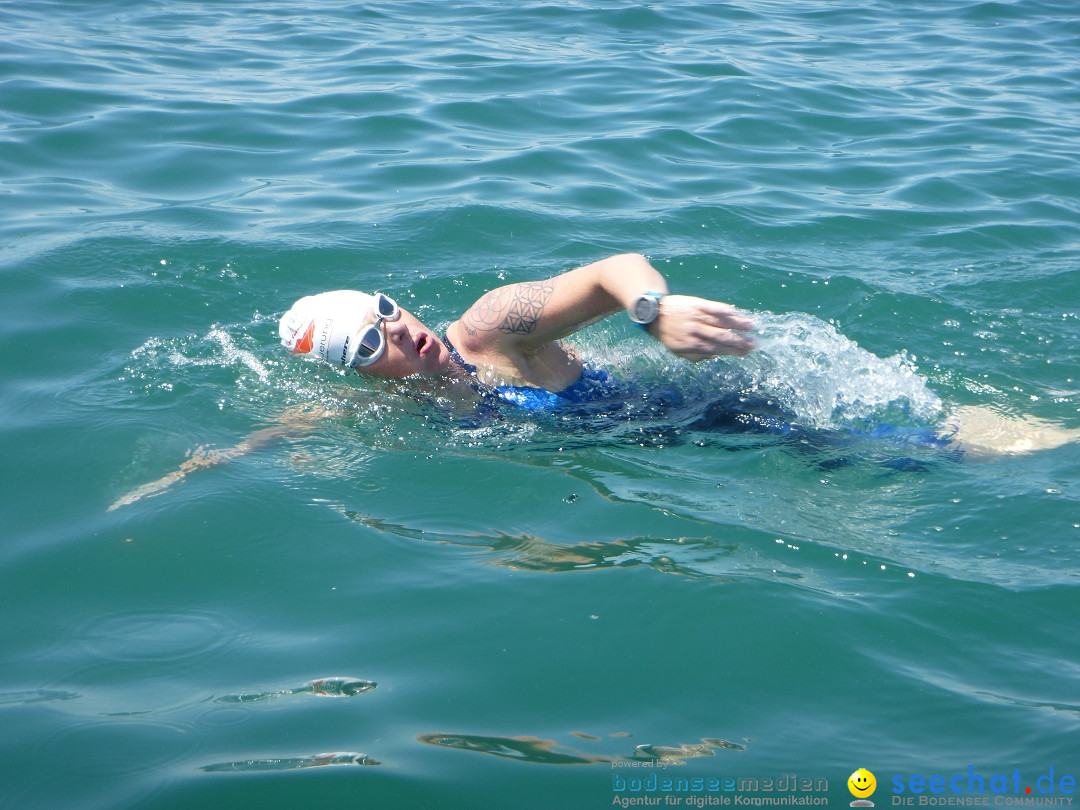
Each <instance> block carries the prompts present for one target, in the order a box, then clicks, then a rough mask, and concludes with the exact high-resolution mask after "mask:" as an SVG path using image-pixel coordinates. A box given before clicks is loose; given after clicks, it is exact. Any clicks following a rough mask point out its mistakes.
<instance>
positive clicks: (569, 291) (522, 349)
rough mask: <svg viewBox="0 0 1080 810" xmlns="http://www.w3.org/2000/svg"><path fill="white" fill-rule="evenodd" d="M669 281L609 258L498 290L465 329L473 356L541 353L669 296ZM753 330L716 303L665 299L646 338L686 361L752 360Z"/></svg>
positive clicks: (628, 259) (640, 260) (638, 259)
mask: <svg viewBox="0 0 1080 810" xmlns="http://www.w3.org/2000/svg"><path fill="white" fill-rule="evenodd" d="M667 290H668V287H667V282H666V281H665V279H664V277H663V276H662V275H661V274H660V273H659V272H658V271H657V270H656V268H654V267H653V266H652V265H651V264H649V262H648V260H646V259H645V257H644V256H640V255H638V254H634V253H627V254H621V255H618V256H612V257H610V258H607V259H602V260H601V261H598V262H594V263H592V264H588V265H585V266H584V267H579V268H577V269H576V270H571V271H569V272H567V273H563V274H562V275H559V276H555V277H554V278H550V279H547V280H545V281H534V282H525V283H521V284H510V285H507V286H505V287H499V288H498V289H495V290H492V291H491V292H489V293H488V294H487V295H485V296H483V297H482V298H481V299H480V300H479V301H477V302H476V303H475V304H473V305H472V306H471V307H470V308H469V309H468V311H466V313H465V314H464V315H463V316H462V317H461V320H460V321H459V322H458V324H456V325H455V326H460V330H459V331H458V334H459V335H460V332H462V331H463V332H464V333H465V335H466V336H467V337H462V340H463V342H467V347H468V349H469V350H470V351H471V352H473V353H474V354H480V355H484V356H487V357H495V356H499V355H502V356H507V355H513V354H516V353H524V354H529V353H535V352H540V351H542V350H543V349H544V348H545V347H546V346H547V345H548V344H550V343H551V342H552V341H555V340H558V339H559V338H563V337H566V336H567V335H570V334H572V333H574V332H576V331H577V330H579V329H581V328H583V327H585V326H588V325H589V324H591V323H595V322H596V321H599V320H602V319H603V318H606V317H608V316H609V315H612V314H614V313H616V312H619V311H623V310H626V309H628V308H630V307H631V306H632V305H633V303H634V301H636V300H637V298H638V297H639V296H640V295H642V294H643V293H646V292H655V293H663V294H666V293H667ZM752 328H753V324H752V323H751V322H750V321H749V320H748V319H747V318H745V317H743V316H741V315H740V314H739V313H738V312H737V311H736V310H735V309H734V308H733V307H731V306H729V305H728V304H723V303H720V302H718V301H710V300H708V299H705V298H696V297H693V296H685V295H668V296H666V297H665V298H664V299H663V300H662V301H661V304H660V315H659V317H658V318H657V320H656V321H654V322H653V324H652V325H651V326H650V327H649V333H650V334H651V335H652V336H653V337H655V338H656V339H657V340H659V341H660V342H661V343H663V344H664V345H665V346H666V347H667V348H668V349H669V350H670V351H671V352H673V353H674V354H676V355H679V356H680V357H685V358H686V359H688V360H694V361H697V360H704V359H706V358H708V357H715V356H716V355H720V354H735V355H744V354H747V353H748V352H749V351H750V350H751V349H752V348H753V341H752V340H751V339H750V338H749V337H748V336H747V335H745V334H741V333H742V332H745V331H747V330H750V329H752Z"/></svg>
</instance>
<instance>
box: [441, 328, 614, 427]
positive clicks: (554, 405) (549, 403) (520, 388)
mask: <svg viewBox="0 0 1080 810" xmlns="http://www.w3.org/2000/svg"><path fill="white" fill-rule="evenodd" d="M443 343H445V344H446V348H448V349H449V350H450V359H451V360H452V361H453V362H455V363H457V364H458V365H459V366H461V367H462V368H463V369H464V370H465V372H466V373H467V374H471V375H473V377H474V378H475V376H476V366H474V365H473V364H472V363H467V362H465V360H464V359H463V358H462V356H461V355H460V354H459V353H458V350H457V349H455V348H454V344H452V343H451V342H450V341H449V340H448V339H447V337H446V335H443ZM476 387H477V390H478V391H479V392H480V393H481V395H484V394H489V393H491V392H494V394H495V396H497V397H498V398H499V399H501V400H503V401H504V402H509V403H510V404H511V405H516V406H517V407H519V408H522V409H523V410H526V411H553V410H556V409H558V408H560V407H563V406H566V405H576V404H580V403H583V402H592V401H595V400H600V399H611V398H613V397H615V396H618V393H619V386H618V384H617V382H616V380H615V378H614V377H613V376H612V375H611V373H610V372H608V371H606V370H604V369H601V368H593V367H592V366H590V365H589V364H588V363H586V364H585V365H584V366H583V367H582V369H581V376H580V377H578V378H577V381H576V382H574V383H572V384H571V385H569V386H567V387H566V388H564V389H563V390H561V391H548V390H547V389H546V388H537V387H535V386H532V385H494V386H483V387H481V383H480V382H479V381H477V382H476Z"/></svg>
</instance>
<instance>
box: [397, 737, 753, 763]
mask: <svg viewBox="0 0 1080 810" xmlns="http://www.w3.org/2000/svg"><path fill="white" fill-rule="evenodd" d="M574 736H576V737H579V738H581V739H586V740H590V741H599V740H600V739H601V738H599V737H595V736H593V735H587V734H582V733H576V734H575V735H574ZM612 736H613V737H615V736H618V737H625V736H628V735H626V734H618V735H612ZM417 739H418V740H420V742H422V743H427V744H428V745H437V746H440V747H443V748H456V749H458V750H461V751H473V752H475V753H478V754H489V755H491V756H494V757H500V758H502V759H514V760H518V761H520V762H533V763H537V764H541V765H596V764H608V763H612V762H628V761H650V762H658V763H663V764H665V765H682V764H684V763H685V761H686V760H688V759H694V758H697V757H711V756H715V754H714V753H713V752H714V751H716V750H726V751H744V750H746V746H745V745H743V744H741V743H734V742H729V741H728V740H722V739H718V738H711V737H706V738H702V739H701V741H700V742H697V743H681V744H679V745H653V744H642V745H637V746H635V747H634V750H633V753H632V754H629V755H619V754H587V753H584V752H581V751H577V750H575V749H572V748H567V747H566V746H563V745H561V744H560V743H558V742H556V741H555V740H545V739H541V738H540V737H531V736H522V737H498V736H485V735H479V734H421V735H419V736H418V737H417Z"/></svg>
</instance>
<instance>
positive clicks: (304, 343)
mask: <svg viewBox="0 0 1080 810" xmlns="http://www.w3.org/2000/svg"><path fill="white" fill-rule="evenodd" d="M299 333H300V330H299V329H297V330H296V334H299ZM296 334H294V335H293V337H296ZM314 346H315V321H312V322H311V323H309V324H308V328H307V331H306V332H304V336H303V337H302V338H300V339H299V340H298V341H296V342H295V343H293V347H292V348H291V349H289V351H290V352H291V353H292V354H307V353H308V352H310V351H311V350H312V348H313V347H314Z"/></svg>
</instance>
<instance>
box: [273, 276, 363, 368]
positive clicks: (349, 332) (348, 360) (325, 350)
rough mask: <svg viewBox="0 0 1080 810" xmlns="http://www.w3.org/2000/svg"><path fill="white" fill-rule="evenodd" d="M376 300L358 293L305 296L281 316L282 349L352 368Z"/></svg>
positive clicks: (336, 291) (345, 292)
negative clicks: (362, 330)
mask: <svg viewBox="0 0 1080 810" xmlns="http://www.w3.org/2000/svg"><path fill="white" fill-rule="evenodd" d="M374 300H375V296H373V295H368V294H367V293H362V292H357V291H356V290H334V291H333V292H324V293H319V294H318V295H308V296H305V297H304V298H301V299H300V300H299V301H297V302H296V303H295V304H293V306H292V309H290V310H289V311H288V312H286V313H285V314H284V315H282V316H281V322H280V323H279V324H278V334H279V335H281V345H282V346H284V347H285V348H286V349H288V350H289V352H290V353H291V354H306V355H310V356H311V357H318V358H319V359H321V360H325V361H326V362H328V363H330V364H332V365H335V366H344V367H345V368H348V367H349V366H351V365H352V364H353V359H354V358H355V357H356V349H357V342H356V335H357V333H358V332H359V331H360V330H361V329H362V328H363V327H364V326H365V324H366V323H368V322H369V316H370V315H371V305H372V302H373V301H374Z"/></svg>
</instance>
